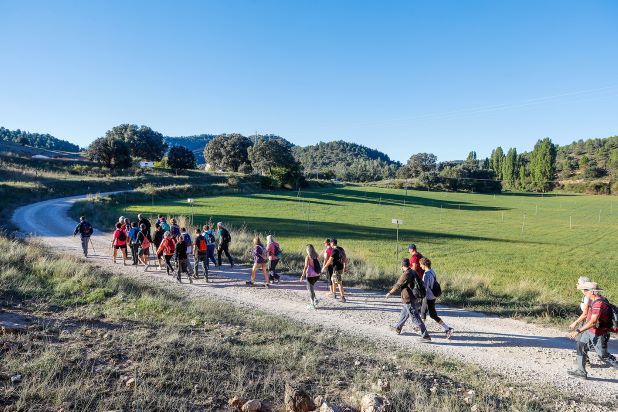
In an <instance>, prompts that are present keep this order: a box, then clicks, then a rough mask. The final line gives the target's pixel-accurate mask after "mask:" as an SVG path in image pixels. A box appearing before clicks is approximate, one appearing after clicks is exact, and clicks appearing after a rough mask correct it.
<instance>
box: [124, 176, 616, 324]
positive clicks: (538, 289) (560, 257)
mask: <svg viewBox="0 0 618 412" xmlns="http://www.w3.org/2000/svg"><path fill="white" fill-rule="evenodd" d="M613 203H614V199H613V198H612V197H607V196H584V195H570V194H550V195H541V194H539V195H536V194H529V193H528V194H523V193H512V194H511V193H505V194H499V195H495V196H494V195H483V194H467V193H447V192H424V191H423V192H420V191H407V194H406V191H404V190H396V189H382V188H366V187H355V186H345V187H339V188H335V187H331V188H323V189H309V190H306V191H302V192H301V193H300V196H299V194H298V193H297V192H263V193H254V194H238V195H225V196H217V197H204V198H197V199H195V203H194V208H193V214H194V221H195V222H196V224H198V223H199V224H202V223H203V222H206V221H208V220H211V221H215V222H216V221H224V222H226V223H228V224H230V225H231V226H233V227H235V228H240V227H243V226H244V227H246V228H247V229H248V230H249V231H256V232H259V233H261V234H273V235H275V236H276V237H277V238H278V240H279V241H280V243H281V244H282V248H283V249H284V252H286V254H288V255H290V254H294V255H296V254H297V253H302V250H303V246H304V245H305V244H307V243H313V244H314V245H316V244H317V245H321V243H322V241H323V239H324V238H326V237H330V236H336V237H337V238H338V239H339V241H340V245H342V246H343V247H344V248H345V249H346V250H347V252H348V256H349V257H350V258H353V259H354V265H353V269H352V271H353V273H351V274H350V275H349V276H350V279H351V280H354V281H355V282H357V283H364V284H367V285H373V286H377V285H384V284H386V283H389V282H391V280H392V279H393V278H394V276H395V273H396V270H397V268H398V259H397V255H396V242H395V236H396V232H395V225H393V224H392V223H391V219H392V218H398V219H403V220H404V224H403V225H402V226H401V229H400V232H399V236H400V242H399V243H400V246H399V254H400V256H403V255H404V252H405V249H406V245H407V244H408V243H411V242H414V243H416V244H417V245H418V248H419V251H420V252H421V253H423V254H424V255H425V256H428V257H430V258H431V259H432V261H433V264H434V268H435V270H436V272H437V273H438V275H439V277H440V278H441V279H442V280H443V283H444V282H446V283H447V284H448V286H449V289H450V290H449V291H448V292H447V293H446V294H445V296H444V301H446V302H450V303H458V304H464V305H467V306H479V305H480V306H483V307H487V308H490V309H491V310H497V311H502V312H509V313H513V312H515V313H518V314H534V315H539V314H549V315H554V316H555V315H558V316H559V315H565V314H567V312H565V311H572V310H573V309H574V307H575V303H576V300H577V299H578V298H579V295H578V292H577V291H576V290H575V289H574V284H575V282H576V280H577V277H578V276H581V275H588V276H589V277H591V278H593V279H594V280H596V281H598V282H599V283H600V284H601V285H603V286H605V287H606V288H607V293H606V295H607V296H608V297H610V298H612V297H615V298H618V290H617V289H616V288H615V287H613V281H615V280H616V279H618V269H617V268H616V266H615V264H614V262H616V258H617V257H618V256H617V255H618V252H617V251H616V247H615V245H614V243H615V241H616V240H618V237H617V236H616V229H617V228H618V202H617V203H616V205H614V204H613ZM614 206H616V208H617V209H616V210H613V209H614ZM117 211H118V212H123V213H136V212H138V211H140V212H149V213H152V214H155V213H166V214H169V215H185V216H190V215H191V213H192V212H191V209H190V208H189V205H188V204H187V203H186V199H182V200H176V201H170V200H165V201H161V202H157V201H156V200H155V202H154V204H151V202H144V203H143V204H139V205H138V204H135V205H132V206H131V207H129V208H126V209H122V210H117ZM243 239H248V237H247V236H245V237H243ZM238 247H243V248H244V249H245V250H248V248H249V244H248V243H246V244H244V245H236V249H237V250H238Z"/></svg>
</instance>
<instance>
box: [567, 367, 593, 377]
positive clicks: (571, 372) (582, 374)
mask: <svg viewBox="0 0 618 412" xmlns="http://www.w3.org/2000/svg"><path fill="white" fill-rule="evenodd" d="M567 373H568V374H569V375H571V376H575V377H576V378H581V379H588V374H587V373H586V372H583V371H580V370H579V369H575V370H568V371H567Z"/></svg>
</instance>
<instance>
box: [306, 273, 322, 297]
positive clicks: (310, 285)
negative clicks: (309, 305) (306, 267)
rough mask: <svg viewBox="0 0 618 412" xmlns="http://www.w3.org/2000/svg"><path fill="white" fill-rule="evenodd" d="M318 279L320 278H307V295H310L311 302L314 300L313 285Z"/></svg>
mask: <svg viewBox="0 0 618 412" xmlns="http://www.w3.org/2000/svg"><path fill="white" fill-rule="evenodd" d="M319 278H320V277H319V276H315V277H311V278H307V290H308V291H309V294H310V295H311V300H312V301H313V300H315V290H314V289H313V285H314V284H315V282H317V281H318V279H319Z"/></svg>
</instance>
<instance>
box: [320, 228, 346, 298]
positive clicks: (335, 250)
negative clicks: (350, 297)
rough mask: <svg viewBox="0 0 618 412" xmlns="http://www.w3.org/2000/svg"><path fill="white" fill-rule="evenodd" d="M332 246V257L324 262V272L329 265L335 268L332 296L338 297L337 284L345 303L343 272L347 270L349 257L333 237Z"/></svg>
mask: <svg viewBox="0 0 618 412" xmlns="http://www.w3.org/2000/svg"><path fill="white" fill-rule="evenodd" d="M330 246H331V248H332V250H331V252H330V258H328V260H327V261H326V263H325V264H324V267H323V268H322V272H324V271H326V270H328V268H329V267H332V268H333V276H332V278H331V280H332V284H333V293H332V296H333V297H334V298H335V299H337V293H336V290H337V286H339V293H341V302H343V303H345V302H346V299H345V294H344V290H343V272H345V271H346V270H347V266H348V258H347V256H346V254H345V250H344V249H343V248H342V247H341V246H337V239H335V238H332V239H331V241H330Z"/></svg>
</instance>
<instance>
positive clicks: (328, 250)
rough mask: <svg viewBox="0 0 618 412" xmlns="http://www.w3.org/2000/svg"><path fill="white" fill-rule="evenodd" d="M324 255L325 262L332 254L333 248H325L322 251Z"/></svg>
mask: <svg viewBox="0 0 618 412" xmlns="http://www.w3.org/2000/svg"><path fill="white" fill-rule="evenodd" d="M324 253H325V254H326V260H328V258H329V257H330V255H332V253H333V248H332V247H331V246H326V249H325V250H324Z"/></svg>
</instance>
